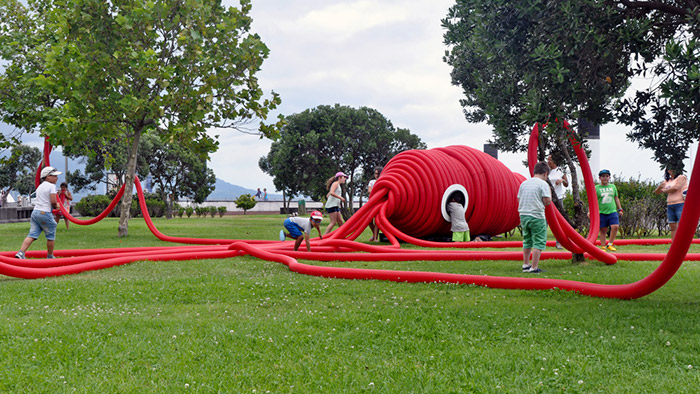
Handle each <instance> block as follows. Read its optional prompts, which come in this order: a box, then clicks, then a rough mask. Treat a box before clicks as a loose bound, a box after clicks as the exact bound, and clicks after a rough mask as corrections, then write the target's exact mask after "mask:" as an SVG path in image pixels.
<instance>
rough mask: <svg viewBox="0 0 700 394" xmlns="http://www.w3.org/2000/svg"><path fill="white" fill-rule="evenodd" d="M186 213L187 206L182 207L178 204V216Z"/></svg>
mask: <svg viewBox="0 0 700 394" xmlns="http://www.w3.org/2000/svg"><path fill="white" fill-rule="evenodd" d="M184 214H185V207H182V206H180V205H178V206H177V216H178V217H179V218H181V217H182V215H184ZM188 217H189V215H188Z"/></svg>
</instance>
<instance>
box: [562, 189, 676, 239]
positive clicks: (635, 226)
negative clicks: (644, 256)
mask: <svg viewBox="0 0 700 394" xmlns="http://www.w3.org/2000/svg"><path fill="white" fill-rule="evenodd" d="M614 184H615V186H616V187H617V192H618V194H619V196H620V204H622V208H623V209H624V213H623V215H622V217H621V218H620V233H619V234H620V237H621V238H630V237H647V236H652V235H653V231H656V232H657V234H658V236H662V235H665V234H667V231H668V230H667V223H666V200H665V195H663V194H662V195H658V194H654V189H655V188H656V184H655V183H653V182H652V181H648V180H647V181H642V180H641V179H639V178H637V179H634V178H631V179H629V180H625V179H624V178H616V180H615V182H614ZM581 201H582V202H583V204H584V209H585V210H586V211H588V198H587V196H586V190H585V189H584V188H581ZM564 207H565V209H566V212H567V213H568V214H569V215H573V213H574V199H573V196H572V195H571V194H570V193H567V195H566V197H565V198H564ZM589 226H590V221H589V219H588V218H586V219H585V223H584V229H583V231H582V232H584V233H586V232H587V231H588V227H589ZM584 235H585V234H584Z"/></svg>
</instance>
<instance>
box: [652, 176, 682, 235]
mask: <svg viewBox="0 0 700 394" xmlns="http://www.w3.org/2000/svg"><path fill="white" fill-rule="evenodd" d="M687 184H688V178H686V177H685V175H683V171H678V170H675V169H673V168H670V167H667V168H666V171H665V172H664V181H663V182H661V183H660V184H659V186H658V187H657V188H656V190H654V193H656V194H661V193H666V216H667V217H668V226H669V227H670V228H671V241H673V237H675V236H676V230H677V229H678V222H679V221H680V220H681V213H683V205H685V196H684V195H683V191H684V189H685V188H686V186H687Z"/></svg>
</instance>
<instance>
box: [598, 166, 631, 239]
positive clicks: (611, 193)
mask: <svg viewBox="0 0 700 394" xmlns="http://www.w3.org/2000/svg"><path fill="white" fill-rule="evenodd" d="M598 177H599V178H600V185H596V187H595V192H596V194H597V195H598V209H599V210H600V234H599V237H600V248H601V249H603V250H605V249H607V250H609V251H611V252H615V251H617V249H616V248H615V246H614V245H613V242H615V236H616V235H617V229H618V228H619V227H620V216H622V213H623V212H624V211H623V210H622V206H621V204H620V198H619V195H618V194H617V187H615V185H613V184H611V183H610V171H608V170H600V172H599V173H598ZM608 227H610V243H609V244H608V242H606V241H605V237H606V236H607V234H608Z"/></svg>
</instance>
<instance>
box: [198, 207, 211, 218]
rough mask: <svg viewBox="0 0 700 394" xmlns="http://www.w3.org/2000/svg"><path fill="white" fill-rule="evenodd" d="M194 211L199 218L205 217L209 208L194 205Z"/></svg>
mask: <svg viewBox="0 0 700 394" xmlns="http://www.w3.org/2000/svg"><path fill="white" fill-rule="evenodd" d="M194 212H195V213H196V214H197V217H198V218H201V217H202V216H204V217H206V216H207V212H209V210H208V209H207V207H194Z"/></svg>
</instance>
